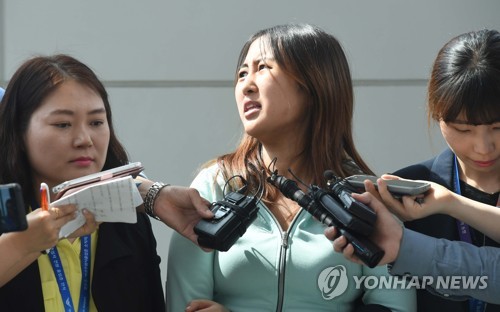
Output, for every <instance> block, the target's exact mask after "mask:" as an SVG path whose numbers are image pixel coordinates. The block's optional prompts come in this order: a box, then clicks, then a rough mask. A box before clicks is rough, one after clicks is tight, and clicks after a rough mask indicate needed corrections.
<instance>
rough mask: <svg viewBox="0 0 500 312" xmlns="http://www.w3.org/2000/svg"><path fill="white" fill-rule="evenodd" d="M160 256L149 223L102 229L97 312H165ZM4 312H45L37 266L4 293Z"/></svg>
mask: <svg viewBox="0 0 500 312" xmlns="http://www.w3.org/2000/svg"><path fill="white" fill-rule="evenodd" d="M159 265H160V257H159V256H158V254H157V252H156V240H155V238H154V236H153V231H152V228H151V222H150V221H149V217H148V216H147V215H145V214H144V213H138V214H137V223H136V224H128V223H103V224H101V225H100V226H99V237H98V239H97V247H96V255H95V262H94V270H93V277H92V285H91V291H92V297H93V299H94V302H95V305H96V307H97V309H98V310H99V312H106V311H113V312H114V311H131V312H132V311H134V312H137V311H162V312H164V311H165V299H164V296H163V287H162V284H161V273H160V266H159ZM0 310H1V311H44V310H45V309H44V302H43V294H42V287H41V281H40V273H39V269H38V261H35V262H33V263H32V264H31V265H30V266H28V267H27V268H26V269H25V270H24V271H22V272H21V273H20V274H18V275H17V276H16V277H15V278H14V279H12V280H11V281H10V282H9V283H7V284H6V285H4V286H3V287H1V288H0Z"/></svg>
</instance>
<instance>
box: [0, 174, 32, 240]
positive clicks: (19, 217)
mask: <svg viewBox="0 0 500 312" xmlns="http://www.w3.org/2000/svg"><path fill="white" fill-rule="evenodd" d="M27 228H28V221H27V219H26V211H25V208H24V200H23V194H22V192H21V187H20V186H19V184H17V183H9V184H3V185H0V234H3V233H8V232H17V231H24V230H26V229H27Z"/></svg>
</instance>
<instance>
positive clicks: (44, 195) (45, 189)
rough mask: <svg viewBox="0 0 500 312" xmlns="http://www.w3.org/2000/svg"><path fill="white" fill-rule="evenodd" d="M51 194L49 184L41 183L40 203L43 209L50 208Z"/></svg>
mask: <svg viewBox="0 0 500 312" xmlns="http://www.w3.org/2000/svg"><path fill="white" fill-rule="evenodd" d="M49 202H50V194H49V186H48V185H47V184H46V183H43V182H42V183H41V184H40V205H41V207H42V210H45V211H47V210H49Z"/></svg>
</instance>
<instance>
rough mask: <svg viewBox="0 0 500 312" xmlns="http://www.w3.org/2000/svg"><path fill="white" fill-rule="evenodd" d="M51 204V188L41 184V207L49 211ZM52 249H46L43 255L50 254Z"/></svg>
mask: <svg viewBox="0 0 500 312" xmlns="http://www.w3.org/2000/svg"><path fill="white" fill-rule="evenodd" d="M49 203H50V193H49V186H48V185H47V184H46V183H43V182H42V183H41V184H40V206H41V207H42V210H45V211H49ZM51 249H52V248H49V249H46V250H44V251H42V253H43V254H48V253H49V252H50V250H51Z"/></svg>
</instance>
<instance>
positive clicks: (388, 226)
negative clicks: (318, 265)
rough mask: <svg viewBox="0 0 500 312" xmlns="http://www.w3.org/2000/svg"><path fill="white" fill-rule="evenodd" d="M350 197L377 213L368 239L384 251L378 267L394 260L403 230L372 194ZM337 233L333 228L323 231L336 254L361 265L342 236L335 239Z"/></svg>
mask: <svg viewBox="0 0 500 312" xmlns="http://www.w3.org/2000/svg"><path fill="white" fill-rule="evenodd" d="M352 196H353V197H354V199H356V200H358V201H360V202H362V203H364V204H366V205H368V206H370V207H371V208H373V210H375V212H376V213H377V221H376V222H375V229H374V232H373V234H372V235H371V236H370V237H369V238H370V240H372V241H373V242H374V243H375V244H377V245H378V246H379V247H380V248H382V249H383V250H384V251H385V255H384V257H383V258H382V259H381V260H380V262H379V264H378V265H383V264H387V263H390V262H393V261H394V260H396V258H397V255H398V253H399V247H400V244H401V239H402V237H403V228H402V225H401V224H400V222H398V221H397V220H396V218H395V217H394V216H393V215H392V214H391V213H390V212H389V211H388V210H387V208H386V207H385V206H384V204H382V203H381V202H380V201H379V200H378V199H376V198H375V197H374V196H373V195H372V194H370V193H368V192H366V193H363V194H355V193H353V194H352ZM336 235H337V232H336V230H335V229H334V228H328V229H326V230H325V236H326V237H327V238H328V239H330V240H333V239H334V241H333V247H334V250H335V251H336V252H342V253H343V255H344V257H345V258H346V259H348V260H350V261H353V262H356V263H359V264H363V262H361V260H359V259H358V258H357V257H356V256H355V255H354V247H352V245H351V244H347V241H346V239H345V237H344V236H340V237H338V238H336V239H335V237H336Z"/></svg>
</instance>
